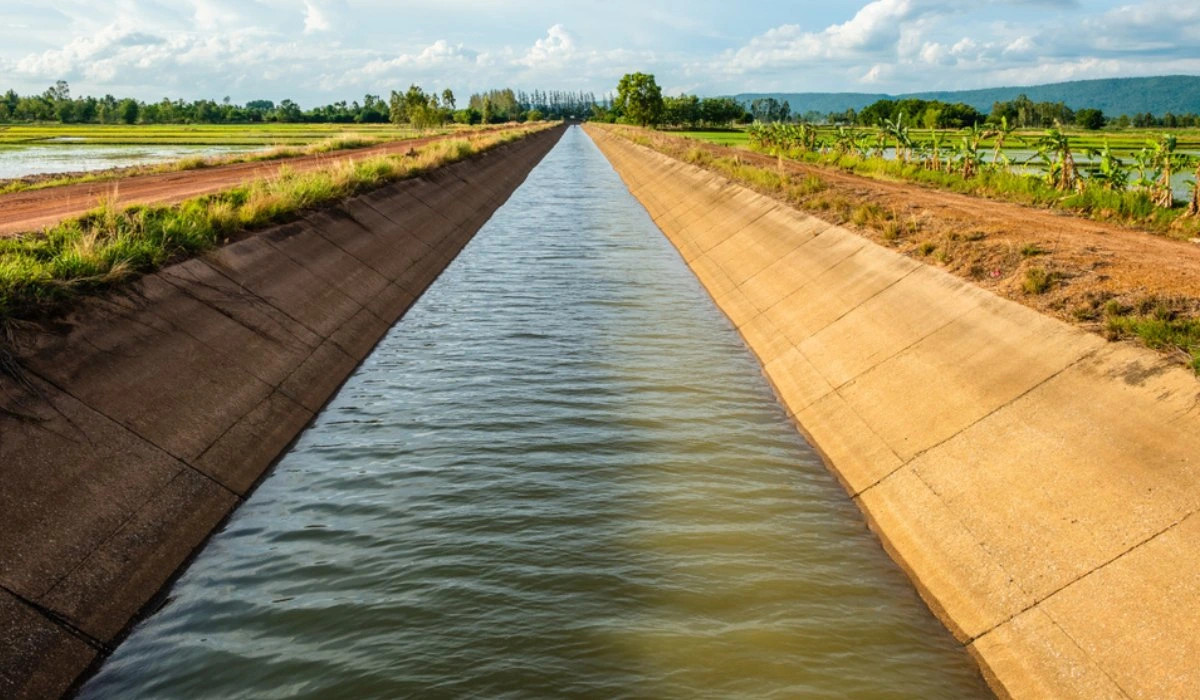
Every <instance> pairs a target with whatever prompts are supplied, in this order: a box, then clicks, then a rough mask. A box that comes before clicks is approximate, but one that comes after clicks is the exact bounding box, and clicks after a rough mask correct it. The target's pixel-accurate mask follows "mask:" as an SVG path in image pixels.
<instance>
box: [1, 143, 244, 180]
mask: <svg viewBox="0 0 1200 700" xmlns="http://www.w3.org/2000/svg"><path fill="white" fill-rule="evenodd" d="M256 148H261V147H255V146H174V145H164V146H96V145H84V144H79V145H69V146H68V145H57V146H42V145H38V146H19V147H4V148H0V180H10V179H14V178H18V177H26V176H29V175H46V174H54V173H77V172H91V171H93V170H107V169H109V168H124V167H127V166H131V165H147V164H150V163H164V162H167V161H172V160H181V159H183V158H190V157H193V156H216V155H222V154H226V153H244V152H247V151H252V150H255V149H256Z"/></svg>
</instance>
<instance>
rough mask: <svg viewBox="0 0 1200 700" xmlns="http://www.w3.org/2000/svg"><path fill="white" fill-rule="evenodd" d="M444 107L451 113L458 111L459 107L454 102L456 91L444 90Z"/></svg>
mask: <svg viewBox="0 0 1200 700" xmlns="http://www.w3.org/2000/svg"><path fill="white" fill-rule="evenodd" d="M442 106H443V107H445V108H446V109H448V110H450V111H451V112H453V111H454V110H455V109H457V105H456V103H455V101H454V91H453V90H451V89H450V88H446V89H445V90H442Z"/></svg>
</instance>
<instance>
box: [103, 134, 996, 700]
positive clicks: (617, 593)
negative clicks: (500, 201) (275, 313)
mask: <svg viewBox="0 0 1200 700" xmlns="http://www.w3.org/2000/svg"><path fill="white" fill-rule="evenodd" d="M985 694H986V690H985V688H984V687H983V685H982V681H981V680H980V679H979V677H978V675H977V673H976V671H975V669H974V668H973V666H972V664H971V662H970V661H969V659H968V658H967V655H966V654H965V652H964V651H963V650H962V649H961V648H960V647H959V646H958V645H957V644H955V643H954V641H953V640H952V639H951V638H950V636H949V635H948V634H947V633H946V632H945V630H943V629H942V628H941V626H940V625H939V624H938V623H937V622H936V621H935V620H934V619H933V617H932V616H931V615H930V614H929V612H928V611H927V610H926V609H925V608H924V607H923V605H922V604H921V602H920V600H919V599H918V598H917V596H916V594H915V592H914V591H913V589H912V588H911V586H910V584H909V582H908V581H907V579H906V578H905V577H904V576H903V574H902V573H901V572H900V571H899V570H898V569H897V568H896V567H895V566H894V565H893V564H892V562H891V561H890V560H889V559H888V558H887V557H886V555H885V554H884V552H883V551H882V550H881V548H880V546H879V544H878V542H877V541H876V540H875V539H874V537H873V536H872V535H871V534H870V533H869V532H868V531H867V529H866V527H865V525H864V523H863V520H862V517H861V515H860V514H859V513H858V511H857V510H856V508H855V507H854V506H853V505H852V504H851V503H850V502H849V500H848V499H847V498H846V496H845V495H844V493H843V492H842V490H841V489H840V488H839V486H838V485H837V483H836V482H835V481H834V479H833V478H832V477H831V476H830V475H829V474H828V472H827V471H826V470H825V468H824V466H823V465H822V464H821V462H820V461H819V459H818V458H817V456H816V455H815V454H814V453H813V451H812V450H811V449H810V448H809V447H808V446H807V445H806V444H805V443H804V441H803V440H802V439H801V438H800V437H799V436H798V434H797V433H796V431H795V429H794V428H793V427H792V425H791V424H789V422H788V420H787V417H786V416H785V415H784V412H783V410H782V409H781V408H780V406H779V405H778V403H777V402H776V401H775V398H774V396H773V395H772V393H771V391H770V389H769V387H768V386H767V384H766V382H765V380H764V379H763V377H762V375H761V373H760V370H759V368H758V366H757V364H756V362H755V360H754V359H753V358H752V356H751V355H750V353H749V352H748V350H747V349H746V348H745V346H744V345H743V344H742V342H741V340H740V338H739V336H738V335H737V333H736V332H735V331H734V329H733V328H732V327H731V326H730V325H729V323H728V321H727V320H726V319H725V318H724V316H722V315H721V314H720V312H719V311H718V310H717V309H716V308H715V307H714V306H713V304H712V303H711V302H710V301H709V299H708V297H707V296H706V295H705V293H704V291H703V289H702V288H701V287H700V286H699V284H698V283H697V282H696V280H695V279H694V278H693V276H692V275H691V273H690V271H689V270H688V269H687V268H686V267H685V265H684V264H683V262H682V261H681V260H680V259H679V257H678V256H677V254H676V253H675V251H674V250H673V249H672V248H671V247H670V246H669V244H668V243H667V242H666V241H665V239H664V238H663V236H662V235H661V234H660V233H659V232H658V231H657V230H656V229H655V228H654V226H653V224H652V223H651V222H650V220H649V218H648V217H647V215H646V213H645V212H644V210H642V209H641V207H640V206H639V205H638V203H637V202H636V201H635V200H633V199H632V197H631V196H630V195H629V193H628V192H627V191H626V190H625V188H624V186H623V185H622V183H621V181H620V180H619V178H618V177H617V176H616V174H615V173H614V172H613V171H612V170H611V168H610V167H609V166H608V164H607V162H606V161H605V160H604V158H603V156H602V155H601V154H600V153H599V151H597V150H596V148H595V146H594V145H593V144H592V143H591V142H590V141H589V140H588V138H587V137H586V136H585V135H584V134H583V133H582V132H581V131H580V130H579V129H572V130H570V131H569V132H568V133H567V135H566V136H565V137H564V139H563V141H562V142H561V143H560V144H559V145H558V146H557V148H556V149H555V150H554V151H553V152H552V153H551V154H550V155H549V156H548V157H547V159H546V160H545V161H544V162H543V163H542V164H541V165H540V166H539V167H538V168H537V169H536V170H535V171H534V172H533V173H532V174H531V176H530V178H529V180H528V181H527V182H526V184H525V185H524V186H523V187H522V188H521V189H520V190H519V191H518V192H517V193H516V194H515V195H514V197H513V198H512V200H511V201H510V202H509V203H508V204H507V205H506V206H505V207H503V208H502V209H501V210H500V211H499V212H498V213H497V214H496V216H495V217H494V218H493V219H492V221H491V222H489V223H488V224H487V226H486V227H485V228H484V229H483V231H481V232H480V234H479V235H478V236H477V237H476V239H475V240H474V241H473V242H472V243H471V244H470V245H469V246H468V248H467V249H466V250H465V251H464V252H463V254H462V255H461V256H460V257H459V259H458V260H457V261H456V262H455V263H454V264H453V265H452V266H451V267H450V268H449V269H448V270H447V271H446V272H445V274H444V275H443V276H442V278H441V279H440V280H439V281H438V282H437V283H436V284H435V285H434V286H433V287H432V288H431V289H430V290H429V292H428V293H427V294H426V296H425V297H424V298H422V300H421V301H420V302H419V303H418V304H417V305H416V306H415V307H414V308H413V309H412V310H411V311H410V312H409V314H408V316H407V317H406V318H405V319H404V320H403V321H401V322H400V324H398V325H397V326H396V328H395V329H393V331H392V333H391V334H390V335H389V336H388V337H387V338H386V339H385V340H384V341H383V343H382V344H381V345H380V346H379V347H378V349H377V350H376V352H375V353H374V354H373V355H372V356H371V357H370V358H369V359H368V360H367V362H366V363H365V364H364V365H363V366H362V367H361V368H360V370H359V371H358V372H357V374H355V375H354V376H353V377H352V378H351V379H350V381H349V382H348V384H347V385H346V386H345V387H344V388H343V390H342V391H341V393H340V394H339V395H338V396H337V398H336V399H335V400H334V401H333V403H332V404H331V405H330V406H329V407H328V408H327V410H325V411H324V412H323V413H322V415H321V416H320V417H319V418H318V420H317V421H316V423H315V424H314V425H313V426H312V428H311V429H309V430H308V431H307V432H306V433H305V434H304V435H303V437H302V438H301V439H300V441H299V443H298V444H297V445H296V446H295V448H294V449H293V451H292V452H291V453H290V454H289V455H288V456H287V457H286V458H284V459H283V461H282V462H281V463H280V465H279V467H278V468H277V470H276V471H275V473H274V474H273V475H272V476H271V477H270V478H269V479H268V480H267V481H266V482H265V483H264V484H263V485H262V487H261V488H260V489H259V490H258V491H257V492H256V493H255V495H254V496H253V497H252V498H251V499H250V500H249V501H248V502H247V503H246V504H245V505H244V506H243V507H242V509H241V510H240V511H239V512H238V513H237V514H236V516H235V517H234V518H233V519H232V521H231V522H230V523H229V525H228V527H227V528H226V529H225V530H224V531H223V532H222V533H220V534H219V535H217V536H216V537H215V538H214V539H213V540H212V541H211V543H210V544H209V545H208V547H207V548H206V549H205V551H204V552H203V553H202V554H201V555H200V557H199V558H198V560H197V561H196V562H195V564H194V565H193V566H192V567H191V569H190V570H189V571H188V572H187V573H186V574H185V575H184V576H183V577H182V579H181V580H180V581H179V583H178V584H177V585H176V587H175V589H174V590H173V591H172V594H171V596H170V600H169V602H168V603H167V604H166V605H165V607H164V608H163V609H162V610H161V611H160V612H159V613H158V614H156V615H154V616H153V617H151V618H150V619H148V620H147V621H146V622H145V623H143V624H142V625H141V626H140V627H139V628H138V629H137V630H136V631H135V632H134V633H133V635H132V636H131V637H130V638H129V639H128V640H127V641H126V642H125V644H124V645H123V646H121V647H120V648H119V649H118V650H117V652H116V654H115V655H114V656H113V657H112V658H111V660H110V661H109V662H108V663H107V665H106V666H105V667H104V668H103V669H102V670H101V672H100V673H99V674H98V675H97V676H96V677H95V678H94V679H92V681H91V683H90V684H89V685H88V686H87V687H86V688H85V689H84V691H83V696H84V697H88V698H101V697H188V698H198V697H199V698H272V697H312V698H317V697H355V698H358V697H377V698H398V697H421V698H426V697H475V698H523V697H594V698H619V697H645V698H700V697H713V698H715V697H740V698H798V697H804V698H811V697H857V698H969V697H978V696H983V695H985Z"/></svg>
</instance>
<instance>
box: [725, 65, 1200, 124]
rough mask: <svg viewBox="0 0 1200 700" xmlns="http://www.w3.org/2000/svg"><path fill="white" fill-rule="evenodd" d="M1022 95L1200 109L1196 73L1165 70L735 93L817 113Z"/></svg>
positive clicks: (974, 102)
mask: <svg viewBox="0 0 1200 700" xmlns="http://www.w3.org/2000/svg"><path fill="white" fill-rule="evenodd" d="M1022 94H1024V95H1026V96H1028V97H1029V99H1031V100H1033V101H1034V102H1064V103H1066V105H1067V106H1068V107H1070V108H1071V109H1082V108H1084V107H1097V108H1099V109H1101V110H1103V111H1104V113H1105V114H1106V115H1108V116H1112V117H1118V116H1120V115H1122V114H1128V115H1130V116H1133V115H1134V114H1144V113H1146V112H1150V113H1152V114H1154V115H1155V116H1159V117H1161V116H1162V115H1163V114H1166V113H1167V112H1173V113H1175V114H1187V113H1200V76H1194V75H1164V76H1159V77H1154V78H1108V79H1103V80H1076V81H1072V82H1069V83H1053V84H1050V85H1031V86H1026V87H1001V88H989V89H986V90H960V91H956V92H918V93H910V94H905V95H885V94H868V93H859V92H796V93H778V92H777V93H744V94H741V95H735V96H734V97H735V99H737V100H739V101H741V102H745V103H749V102H751V101H752V100H754V99H756V98H759V97H774V98H775V99H777V100H779V101H781V102H782V101H784V100H787V102H788V103H789V104H790V105H791V107H792V113H793V114H803V113H804V112H808V111H810V110H811V111H817V112H820V113H821V114H828V113H829V112H844V111H846V110H847V109H854V110H860V109H862V108H863V107H866V106H867V105H869V104H872V103H874V102H878V101H879V100H884V99H891V100H895V99H903V98H906V97H917V98H920V99H923V100H941V101H943V102H963V103H966V104H969V105H971V106H972V107H974V108H975V109H978V110H979V111H981V112H984V113H985V114H986V113H987V112H990V111H991V109H992V104H993V103H995V102H1007V101H1011V100H1013V99H1016V97H1017V96H1018V95H1022Z"/></svg>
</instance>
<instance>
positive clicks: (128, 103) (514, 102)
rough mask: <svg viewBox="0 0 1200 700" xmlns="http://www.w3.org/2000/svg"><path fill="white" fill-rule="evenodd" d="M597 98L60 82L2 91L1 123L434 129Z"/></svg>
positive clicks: (558, 110) (588, 105)
mask: <svg viewBox="0 0 1200 700" xmlns="http://www.w3.org/2000/svg"><path fill="white" fill-rule="evenodd" d="M596 104H598V102H597V100H596V97H595V95H594V94H592V93H587V92H566V91H560V90H534V91H532V92H528V93H527V92H515V91H513V90H510V89H504V90H491V91H487V92H485V93H480V94H477V95H472V96H471V98H470V101H469V103H468V104H467V106H465V107H463V108H462V109H459V106H458V103H457V100H456V99H455V96H454V92H453V91H452V90H450V89H446V90H443V91H442V92H440V93H436V92H426V91H425V90H424V89H423V88H421V87H420V86H417V85H413V86H411V87H409V88H408V90H406V91H403V92H401V91H396V90H393V91H391V93H390V95H389V96H387V97H386V98H385V97H384V96H381V95H375V94H367V95H364V96H363V99H362V100H361V101H359V100H355V101H353V102H347V101H345V100H343V101H339V102H334V103H331V104H327V105H320V106H316V107H312V108H310V109H303V108H302V107H301V106H300V105H299V104H297V103H296V102H295V101H293V100H290V99H285V100H282V101H280V102H279V103H276V102H274V101H272V100H251V101H249V102H246V103H245V104H234V103H233V101H232V100H231V99H230V98H229V97H226V98H224V99H223V100H221V101H219V102H218V101H215V100H209V99H200V100H195V101H188V100H171V99H166V98H164V99H163V100H161V101H159V102H143V101H140V100H136V99H133V98H117V97H114V96H112V95H105V96H103V97H92V96H90V95H89V96H82V97H72V96H71V88H70V85H68V84H67V82H66V81H62V80H60V81H58V82H56V83H55V84H54V85H53V86H51V87H50V88H49V89H47V90H46V91H45V92H43V93H41V94H40V95H19V94H17V92H16V91H15V90H11V89H10V90H8V91H7V92H5V93H4V94H3V95H2V96H0V123H10V122H57V123H61V124H253V123H261V122H274V123H297V124H386V123H388V122H391V123H394V124H412V125H414V126H419V127H429V126H435V125H438V124H443V123H449V122H457V123H462V124H481V123H503V122H510V121H518V122H523V121H527V120H533V121H537V120H541V119H563V118H570V117H586V116H589V115H591V113H592V110H593V106H594V105H596Z"/></svg>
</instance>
